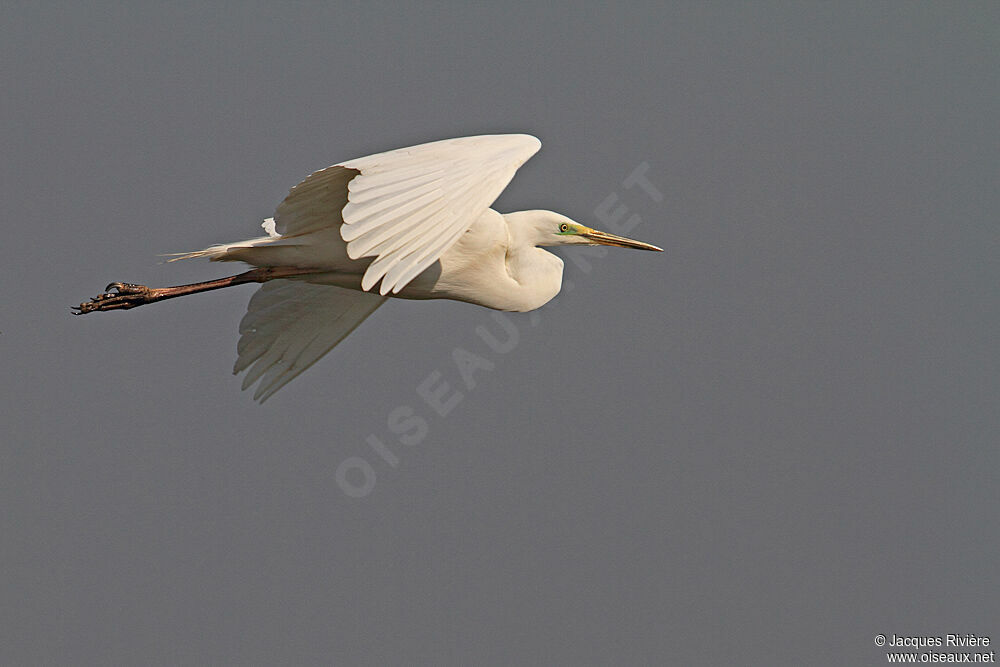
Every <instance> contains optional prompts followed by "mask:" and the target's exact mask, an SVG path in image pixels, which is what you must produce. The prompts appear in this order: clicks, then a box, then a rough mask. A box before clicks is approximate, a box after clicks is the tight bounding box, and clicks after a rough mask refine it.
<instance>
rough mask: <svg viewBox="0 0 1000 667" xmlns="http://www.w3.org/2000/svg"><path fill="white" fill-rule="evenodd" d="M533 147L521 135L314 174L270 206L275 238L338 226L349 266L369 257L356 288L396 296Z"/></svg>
mask: <svg viewBox="0 0 1000 667" xmlns="http://www.w3.org/2000/svg"><path fill="white" fill-rule="evenodd" d="M540 146H541V142H539V141H538V139H536V138H535V137H532V136H529V135H526V134H495V135H483V136H477V137H463V138H460V139H446V140H444V141H435V142H433V143H429V144H422V145H420V146H413V147H411V148H401V149H398V150H394V151H388V152H386V153H379V154H377V155H370V156H368V157H363V158H358V159H356V160H349V161H347V162H343V163H341V164H339V165H334V166H332V167H328V168H326V169H323V170H321V171H318V172H316V173H314V174H312V175H311V176H309V177H308V178H306V179H305V180H304V181H303V182H302V183H300V184H298V185H296V186H295V187H294V188H292V191H291V192H290V193H289V194H288V197H286V198H285V200H284V201H283V202H282V203H281V205H280V206H278V210H277V212H276V214H275V223H276V229H277V231H278V233H280V234H282V235H283V236H294V235H298V234H303V233H307V232H311V231H316V230H317V229H320V228H323V227H328V226H332V225H340V235H341V237H342V238H343V239H344V241H346V242H347V253H348V255H349V256H350V257H351V259H359V258H361V257H374V258H375V260H374V261H373V262H372V263H371V264H370V265H369V266H368V268H367V270H366V271H365V275H364V278H363V280H362V282H361V287H362V289H365V290H368V289H371V288H372V287H373V286H374V285H375V283H377V282H378V281H379V280H380V279H381V281H382V284H381V286H380V288H379V292H380V293H381V294H383V295H385V294H388V293H389V292H390V291H392V292H393V293H394V294H395V293H398V292H399V291H400V290H401V289H403V287H405V286H406V284H407V283H408V282H410V281H411V280H412V279H413V278H414V277H415V276H416V275H417V274H419V273H420V272H421V271H423V270H424V269H426V268H427V267H428V266H430V265H431V264H433V263H434V262H435V261H437V260H438V258H440V257H441V255H442V254H443V253H444V252H445V251H446V250H447V249H448V248H450V247H451V246H452V244H454V243H455V241H457V240H458V237H459V236H461V234H462V233H463V232H464V231H465V230H466V229H468V228H469V226H470V225H471V224H472V223H473V222H474V221H475V220H476V218H477V217H478V216H479V215H480V214H481V213H482V212H483V211H485V210H486V208H487V207H489V205H490V204H492V203H493V201H494V200H495V199H496V198H497V197H498V196H499V195H500V193H501V192H503V189H504V188H505V187H507V184H508V183H510V180H511V179H512V178H513V177H514V172H516V171H517V169H518V167H520V166H521V165H522V164H524V163H525V162H526V161H527V160H528V158H530V157H531V156H532V155H534V154H535V153H536V152H537V151H538V149H539V147H540Z"/></svg>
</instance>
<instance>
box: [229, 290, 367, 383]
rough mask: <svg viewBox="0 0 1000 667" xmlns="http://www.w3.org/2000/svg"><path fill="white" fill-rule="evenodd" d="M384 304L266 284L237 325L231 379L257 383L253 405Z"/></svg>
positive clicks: (358, 295) (362, 296)
mask: <svg viewBox="0 0 1000 667" xmlns="http://www.w3.org/2000/svg"><path fill="white" fill-rule="evenodd" d="M384 301H385V297H381V296H379V295H377V294H370V293H367V292H359V291H356V290H347V289H341V288H339V287H333V286H331V285H313V284H310V283H304V282H300V281H295V280H272V281H269V282H266V283H264V285H262V286H261V287H260V289H258V290H257V292H255V293H254V295H253V297H252V298H251V299H250V303H249V304H248V306H247V313H246V315H244V316H243V320H242V321H241V322H240V340H239V343H237V346H236V350H237V354H238V358H237V360H236V364H235V365H234V367H233V373H240V372H243V371H246V375H245V376H244V377H243V382H242V387H243V389H248V388H249V387H250V386H251V385H253V384H254V383H255V382H258V381H259V384H258V385H257V388H256V390H255V391H254V400H259V401H260V402H262V403H263V402H264V401H266V400H267V399H268V398H270V397H271V396H272V395H273V394H274V392H276V391H278V390H279V389H281V388H282V387H283V386H285V385H286V384H287V383H288V382H290V381H291V380H292V379H294V378H295V377H296V376H298V375H299V374H300V373H302V372H303V371H305V370H306V369H307V368H309V367H310V366H312V365H313V364H314V363H316V362H317V361H318V360H319V359H320V358H321V357H322V356H323V355H325V354H326V353H327V352H329V351H330V350H331V349H333V348H334V347H335V346H336V345H337V343H339V342H340V341H341V340H343V339H344V337H346V336H347V335H348V334H349V333H351V331H353V330H354V329H355V328H356V327H357V326H358V325H359V324H361V322H362V321H364V319H365V318H366V317H368V316H369V315H371V314H372V313H373V312H374V311H375V309H376V308H378V307H379V306H380V305H382V303H383V302H384Z"/></svg>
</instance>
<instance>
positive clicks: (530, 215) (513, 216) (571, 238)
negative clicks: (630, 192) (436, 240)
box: [504, 211, 663, 252]
mask: <svg viewBox="0 0 1000 667" xmlns="http://www.w3.org/2000/svg"><path fill="white" fill-rule="evenodd" d="M504 217H505V218H507V222H508V225H509V226H510V228H511V230H512V231H514V232H515V233H516V234H517V235H518V236H520V237H521V238H522V239H523V240H524V241H526V242H527V243H530V244H531V245H535V246H555V245H611V246H617V247H619V248H636V249H638V250H655V251H657V252H662V251H663V249H662V248H657V247H656V246H655V245H650V244H648V243H643V242H642V241H633V240H632V239H627V238H625V237H624V236H616V235H615V234H609V233H607V232H602V231H598V230H596V229H592V228H590V227H587V226H586V225H581V224H580V223H578V222H574V221H573V220H570V219H569V218H567V217H566V216H565V215H562V214H560V213H555V212H553V211H518V212H517V213H508V214H506V215H505V216H504Z"/></svg>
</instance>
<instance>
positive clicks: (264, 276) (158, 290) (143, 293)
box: [73, 266, 316, 315]
mask: <svg viewBox="0 0 1000 667" xmlns="http://www.w3.org/2000/svg"><path fill="white" fill-rule="evenodd" d="M308 273H316V270H315V269H300V268H296V267H285V266H282V267H269V268H262V269H251V270H250V271H246V272H244V273H240V274H238V275H235V276H229V277H228V278H219V279H218V280H208V281H206V282H203V283H193V284H191V285H177V286H176V287H146V286H145V285H133V284H132V283H111V284H110V285H108V286H107V287H105V288H104V293H103V294H98V295H97V296H95V297H93V298H91V300H90V301H84V302H83V303H81V304H80V305H79V306H74V307H73V310H75V311H76V312H74V313H73V314H74V315H83V314H84V313H92V312H94V311H95V310H127V309H129V308H135V307H136V306H144V305H146V304H147V303H153V302H155V301H163V300H164V299H173V298H175V297H178V296H186V295H188V294H195V293H197V292H208V291H210V290H214V289H222V288H223V287H232V286H233V285H242V284H244V283H263V282H267V281H268V280H274V279H276V278H289V277H291V276H301V275H305V274H308ZM112 290H113V291H112Z"/></svg>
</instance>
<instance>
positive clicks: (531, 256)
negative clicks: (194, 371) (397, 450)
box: [76, 134, 660, 402]
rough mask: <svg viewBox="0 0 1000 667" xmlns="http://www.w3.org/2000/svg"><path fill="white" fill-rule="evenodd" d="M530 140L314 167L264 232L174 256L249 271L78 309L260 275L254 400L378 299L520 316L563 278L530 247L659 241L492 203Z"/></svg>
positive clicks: (118, 286)
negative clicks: (450, 303) (464, 305)
mask: <svg viewBox="0 0 1000 667" xmlns="http://www.w3.org/2000/svg"><path fill="white" fill-rule="evenodd" d="M540 147H541V142H539V140H538V139H536V138H535V137H532V136H530V135H526V134H497V135H483V136H475V137H463V138H459V139H446V140H444V141H435V142H432V143H428V144H422V145H419V146H412V147H410V148H400V149H398V150H393V151H388V152H385V153H378V154H376V155H369V156H368V157H362V158H358V159H356V160H348V161H347V162H341V163H340V164H335V165H333V166H332V167H327V168H326V169H321V170H320V171H317V172H315V173H313V174H311V175H309V177H307V178H306V179H305V180H304V181H302V182H301V183H299V184H298V185H296V186H295V187H294V188H292V189H291V191H290V192H289V194H288V196H287V197H285V199H284V201H282V202H281V204H279V205H278V209H277V211H276V212H275V215H274V217H273V218H268V219H267V220H265V221H264V224H263V227H264V230H265V231H266V232H267V236H262V237H260V238H255V239H250V240H248V241H241V242H238V243H227V244H224V245H214V246H211V247H209V248H205V249H204V250H199V251H197V252H191V253H185V254H182V255H181V256H179V257H175V258H174V259H173V260H171V261H175V260H176V259H187V258H193V257H207V258H209V259H210V260H211V261H213V262H234V261H238V262H245V263H247V264H250V265H252V266H254V267H256V268H253V269H251V270H249V271H246V272H244V273H241V274H238V275H235V276H230V277H228V278H221V279H219V280H210V281H207V282H202V283H195V284H192V285H179V286H176V287H157V288H151V287H146V286H144V285H134V284H131V283H111V284H110V285H108V286H107V287H106V288H105V291H104V293H102V294H100V295H98V296H96V297H94V298H92V299H91V300H90V301H89V302H84V303H81V304H80V305H79V306H77V307H76V310H77V311H78V312H77V313H76V314H78V315H79V314H83V313H89V312H94V311H104V310H121V309H128V308H134V307H136V306H141V305H144V304H147V303H153V302H155V301H162V300H164V299H171V298H174V297H178V296H184V295H187V294H194V293H196V292H205V291H208V290H214V289H220V288H223V287H231V286H233V285H241V284H243V283H249V282H258V283H264V284H263V285H262V286H261V287H260V289H258V290H257V292H256V293H255V294H254V295H253V297H252V298H251V299H250V303H249V305H248V307H247V313H246V315H245V316H244V317H243V320H242V321H241V322H240V340H239V343H238V345H237V353H238V358H237V360H236V365H235V367H234V369H233V372H234V373H240V372H242V371H246V372H247V373H246V375H245V376H244V378H243V389H247V388H248V387H250V386H251V385H253V384H254V383H255V382H259V383H258V385H257V387H256V389H255V392H254V399H255V400H259V401H261V402H263V401H265V400H267V399H268V398H269V397H270V396H272V395H273V394H274V392H276V391H277V390H278V389H280V388H281V387H283V386H284V385H285V384H287V383H288V382H289V381H291V380H292V379H293V378H295V377H296V376H297V375H299V374H300V373H302V372H303V371H304V370H306V369H307V368H309V367H310V366H311V365H312V364H314V363H316V361H318V360H319V359H320V357H322V356H323V355H325V354H326V353H327V352H329V351H330V350H331V349H333V347H334V346H336V345H337V343H339V342H340V341H341V340H343V339H344V337H346V336H347V335H348V334H349V333H351V331H353V330H354V329H355V328H356V327H357V326H358V325H359V324H361V322H362V321H363V320H364V319H365V318H366V317H368V316H369V315H371V314H372V313H373V312H374V311H375V309H376V308H378V307H379V306H381V305H382V304H383V303H384V302H385V300H386V299H387V298H388V297H389V296H394V297H399V298H404V299H455V300H457V301H466V302H469V303H474V304H478V305H480V306H485V307H487V308H494V309H497V310H507V311H521V312H524V311H529V310H534V309H535V308H538V307H540V306H542V305H544V304H545V303H547V302H548V301H549V300H550V299H552V298H553V297H554V296H556V294H558V293H559V290H560V288H561V286H562V272H563V262H562V260H561V259H559V257H557V256H556V255H554V254H552V253H550V252H548V251H545V250H542V248H541V247H540V246H557V245H598V244H603V245H611V246H618V247H622V248H638V249H641V250H657V251H659V250H660V248H657V247H656V246H653V245H649V244H648V243H641V242H639V241H633V240H631V239H626V238H623V237H621V236H615V235H614V234H608V233H605V232H600V231H597V230H595V229H591V228H590V227H586V226H584V225H581V224H579V223H577V222H574V221H573V220H570V219H569V218H567V217H566V216H564V215H560V214H558V213H553V212H552V211H538V210H536V211H517V212H514V213H506V214H503V213H498V212H496V211H494V210H493V209H492V208H490V204H492V203H493V201H494V200H495V199H496V198H497V197H498V196H499V195H500V193H501V192H502V191H503V189H504V188H505V187H507V184H508V183H510V180H511V179H512V178H513V177H514V172H515V171H517V169H518V167H520V166H521V165H522V164H524V163H525V162H526V161H527V160H528V158H530V157H531V156H532V155H534V154H535V153H536V152H537V151H538V149H539V148H540ZM376 285H378V291H377V292H376V291H375V290H374V289H373V288H374V287H375V286H376Z"/></svg>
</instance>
